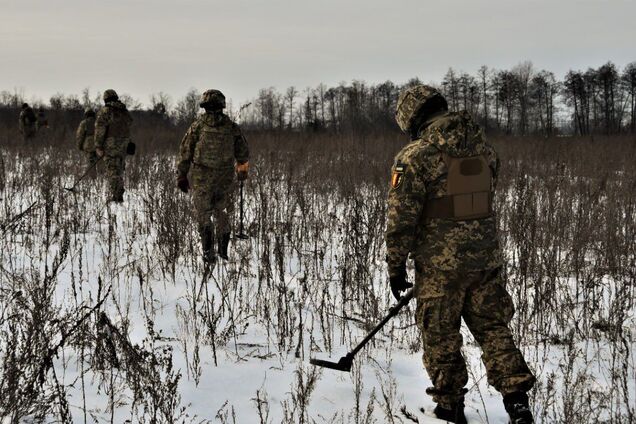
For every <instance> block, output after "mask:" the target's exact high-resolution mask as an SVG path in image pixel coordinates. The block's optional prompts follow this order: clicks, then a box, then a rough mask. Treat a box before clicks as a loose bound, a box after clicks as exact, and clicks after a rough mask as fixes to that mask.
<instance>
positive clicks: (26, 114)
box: [18, 103, 37, 142]
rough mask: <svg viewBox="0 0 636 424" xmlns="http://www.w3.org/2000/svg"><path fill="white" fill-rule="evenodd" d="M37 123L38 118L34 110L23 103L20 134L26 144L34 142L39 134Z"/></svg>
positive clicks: (19, 123) (19, 124) (19, 122)
mask: <svg viewBox="0 0 636 424" xmlns="http://www.w3.org/2000/svg"><path fill="white" fill-rule="evenodd" d="M36 123H37V117H36V116H35V112H33V109H31V106H29V105H28V103H23V104H22V111H21V112H20V118H19V121H18V127H19V129H20V134H22V139H23V140H24V141H25V142H28V141H30V140H33V138H34V137H35V134H36V132H37V128H36Z"/></svg>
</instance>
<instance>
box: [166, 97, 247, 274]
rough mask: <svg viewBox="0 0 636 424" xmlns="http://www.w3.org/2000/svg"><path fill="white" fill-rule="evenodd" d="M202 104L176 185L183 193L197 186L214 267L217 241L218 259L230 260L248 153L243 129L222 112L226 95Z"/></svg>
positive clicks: (206, 256) (206, 253)
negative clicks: (236, 196)
mask: <svg viewBox="0 0 636 424" xmlns="http://www.w3.org/2000/svg"><path fill="white" fill-rule="evenodd" d="M199 105H200V106H201V107H202V108H204V109H205V114H203V115H201V116H199V117H197V119H196V120H195V121H194V123H193V124H192V125H191V126H190V128H189V129H188V131H187V132H186V134H185V136H184V137H183V140H182V141H181V148H180V152H179V158H178V160H177V186H178V187H179V189H180V190H181V191H183V192H184V193H187V192H188V190H189V188H190V186H191V187H192V198H193V201H194V208H195V214H196V219H197V223H198V229H199V234H200V235H201V244H202V246H203V260H204V261H205V262H207V263H214V262H215V260H216V254H215V252H214V244H215V243H214V241H215V238H216V242H217V248H218V253H219V256H220V257H221V258H223V259H227V258H228V252H227V249H228V244H229V242H230V233H231V228H230V220H229V218H228V214H230V213H231V212H232V210H233V207H234V205H233V191H234V189H235V182H234V174H235V173H236V174H237V177H238V178H239V180H244V179H245V178H247V173H248V159H249V150H248V146H247V141H246V140H245V137H243V135H242V134H241V130H240V128H239V126H238V125H237V124H235V123H234V122H232V120H231V119H230V118H229V117H228V116H227V115H225V114H224V113H223V109H224V108H225V96H224V95H223V94H222V93H221V92H220V91H218V90H208V91H206V92H205V93H203V96H202V97H201V102H200V103H199ZM188 171H189V172H190V180H188ZM189 181H192V184H191V185H190V182H189ZM212 217H214V225H213V223H212V221H211V218H212Z"/></svg>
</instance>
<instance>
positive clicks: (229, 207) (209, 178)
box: [190, 165, 234, 240]
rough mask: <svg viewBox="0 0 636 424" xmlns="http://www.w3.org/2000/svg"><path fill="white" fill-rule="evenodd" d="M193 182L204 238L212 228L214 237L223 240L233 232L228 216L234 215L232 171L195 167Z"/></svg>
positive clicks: (196, 208)
mask: <svg viewBox="0 0 636 424" xmlns="http://www.w3.org/2000/svg"><path fill="white" fill-rule="evenodd" d="M190 182H191V186H192V200H193V203H194V212H195V215H196V220H197V225H198V227H199V232H200V233H201V234H203V232H204V231H206V229H208V228H213V229H214V231H213V234H215V236H216V239H217V240H220V239H221V236H223V235H224V234H228V233H230V232H231V231H232V228H231V225H230V218H229V216H230V215H231V214H232V213H233V212H234V171H233V169H232V170H230V171H229V172H219V171H217V170H210V169H209V168H206V167H203V166H198V165H195V166H193V167H192V170H191V171H190ZM212 218H214V220H212Z"/></svg>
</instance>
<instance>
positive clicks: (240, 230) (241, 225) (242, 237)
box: [236, 180, 247, 240]
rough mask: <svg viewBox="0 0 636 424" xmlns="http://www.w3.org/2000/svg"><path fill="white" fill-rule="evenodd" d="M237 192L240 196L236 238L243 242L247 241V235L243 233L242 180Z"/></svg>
mask: <svg viewBox="0 0 636 424" xmlns="http://www.w3.org/2000/svg"><path fill="white" fill-rule="evenodd" d="M239 192H240V196H241V199H240V210H239V216H240V219H241V222H240V224H239V233H238V234H237V235H236V238H238V239H241V240H245V239H247V235H246V234H245V233H243V180H241V184H240V185H239Z"/></svg>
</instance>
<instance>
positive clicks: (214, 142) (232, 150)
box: [177, 113, 249, 177]
mask: <svg viewBox="0 0 636 424" xmlns="http://www.w3.org/2000/svg"><path fill="white" fill-rule="evenodd" d="M248 160H249V149H248V147H247V141H246V140H245V137H243V134H242V133H241V129H240V128H239V126H238V125H237V124H235V123H234V122H232V120H231V119H230V118H229V117H228V116H227V115H225V114H223V113H205V114H203V115H201V116H199V117H197V119H196V120H195V121H194V122H193V123H192V125H191V126H190V128H189V129H188V131H187V132H186V134H185V136H184V137H183V140H181V147H180V149H179V158H178V159H177V173H178V175H179V176H180V177H181V176H185V175H187V174H188V171H189V170H190V165H191V164H193V163H194V164H196V165H199V166H203V167H206V168H210V169H213V170H220V171H228V172H229V171H230V170H233V169H234V165H235V162H236V163H239V164H243V163H245V162H247V161H248Z"/></svg>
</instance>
